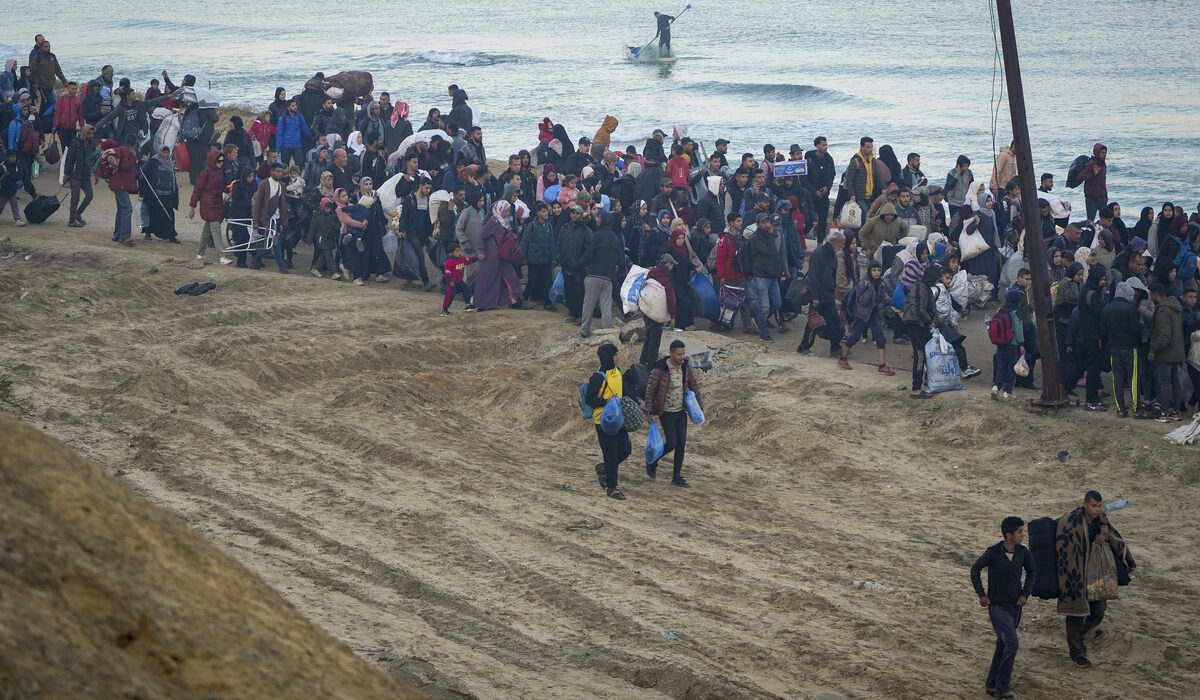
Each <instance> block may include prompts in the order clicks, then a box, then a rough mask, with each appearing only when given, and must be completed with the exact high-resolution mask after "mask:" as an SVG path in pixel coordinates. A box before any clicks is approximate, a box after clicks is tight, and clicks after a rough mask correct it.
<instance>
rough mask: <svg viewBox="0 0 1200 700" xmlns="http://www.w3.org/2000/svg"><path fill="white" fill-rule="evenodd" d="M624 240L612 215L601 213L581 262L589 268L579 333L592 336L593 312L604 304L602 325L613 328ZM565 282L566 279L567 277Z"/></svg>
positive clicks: (584, 286) (585, 281) (602, 307)
mask: <svg viewBox="0 0 1200 700" xmlns="http://www.w3.org/2000/svg"><path fill="white" fill-rule="evenodd" d="M624 254H625V253H624V246H622V245H621V239H620V238H618V237H617V234H616V232H615V231H613V229H612V214H609V213H608V212H604V213H602V214H601V215H600V225H599V226H597V227H596V230H595V231H593V232H592V235H591V236H590V237H589V238H588V241H587V245H586V246H585V247H584V249H583V258H582V259H581V260H580V262H581V263H582V264H583V266H584V269H585V270H586V271H587V276H586V277H584V279H583V307H582V311H581V314H580V324H579V335H580V337H582V338H587V337H590V336H591V335H592V311H593V310H594V309H595V308H596V306H597V305H599V306H600V327H601V328H612V290H613V280H614V279H615V278H616V277H617V275H618V273H619V270H620V267H621V260H622V258H623V257H624ZM564 282H565V280H564Z"/></svg>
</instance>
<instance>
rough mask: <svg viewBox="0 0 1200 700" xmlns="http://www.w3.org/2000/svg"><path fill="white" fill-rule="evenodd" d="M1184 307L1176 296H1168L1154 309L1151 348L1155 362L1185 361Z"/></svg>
mask: <svg viewBox="0 0 1200 700" xmlns="http://www.w3.org/2000/svg"><path fill="white" fill-rule="evenodd" d="M1182 311H1183V308H1182V307H1181V306H1180V305H1179V300H1178V299H1176V298H1175V297H1167V298H1166V299H1164V300H1163V301H1162V302H1160V303H1159V304H1158V306H1157V307H1156V308H1155V309H1154V326H1153V329H1152V330H1151V331H1150V350H1151V352H1153V353H1154V363H1155V364H1168V363H1172V362H1183V361H1184V360H1185V359H1187V356H1186V354H1185V353H1184V351H1183V315H1182Z"/></svg>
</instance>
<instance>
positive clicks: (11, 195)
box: [0, 151, 25, 226]
mask: <svg viewBox="0 0 1200 700" xmlns="http://www.w3.org/2000/svg"><path fill="white" fill-rule="evenodd" d="M24 177H25V174H24V170H22V169H21V162H20V161H19V160H17V152H16V151H9V152H8V153H7V154H5V156H4V162H3V163H2V164H0V211H3V210H4V205H5V204H7V205H8V206H9V207H11V208H12V215H13V222H14V223H16V225H17V226H24V225H25V220H24V219H22V218H21V210H20V208H19V207H18V206H17V192H18V191H20V189H21V180H22V179H23V178H24Z"/></svg>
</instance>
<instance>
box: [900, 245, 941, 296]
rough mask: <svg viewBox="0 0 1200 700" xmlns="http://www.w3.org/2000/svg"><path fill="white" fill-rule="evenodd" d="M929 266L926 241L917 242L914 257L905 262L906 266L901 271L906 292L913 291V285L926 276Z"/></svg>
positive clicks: (901, 281)
mask: <svg viewBox="0 0 1200 700" xmlns="http://www.w3.org/2000/svg"><path fill="white" fill-rule="evenodd" d="M928 267H929V249H928V248H926V247H925V244H924V243H917V244H916V245H915V246H914V247H913V254H912V257H911V258H910V259H909V260H908V262H906V263H904V268H903V270H902V271H901V272H900V286H902V287H904V291H905V292H909V293H911V292H912V290H913V286H914V285H916V284H917V283H918V282H920V281H921V278H922V277H924V276H925V269H926V268H928ZM935 284H936V281H935Z"/></svg>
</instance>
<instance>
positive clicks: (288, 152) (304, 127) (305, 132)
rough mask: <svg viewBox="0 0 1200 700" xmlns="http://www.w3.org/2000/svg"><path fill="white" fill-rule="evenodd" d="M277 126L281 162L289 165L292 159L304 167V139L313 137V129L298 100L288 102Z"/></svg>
mask: <svg viewBox="0 0 1200 700" xmlns="http://www.w3.org/2000/svg"><path fill="white" fill-rule="evenodd" d="M275 128H276V131H275V143H276V145H277V147H278V149H279V162H280V163H283V165H284V167H287V166H288V165H289V160H290V162H291V163H292V164H295V165H296V166H297V167H304V139H306V138H312V129H310V128H308V122H307V121H305V120H304V115H303V114H300V104H299V103H298V102H296V100H291V101H290V102H288V104H287V109H286V110H285V111H284V113H283V114H282V115H281V116H280V117H279V123H278V124H276V126H275Z"/></svg>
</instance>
